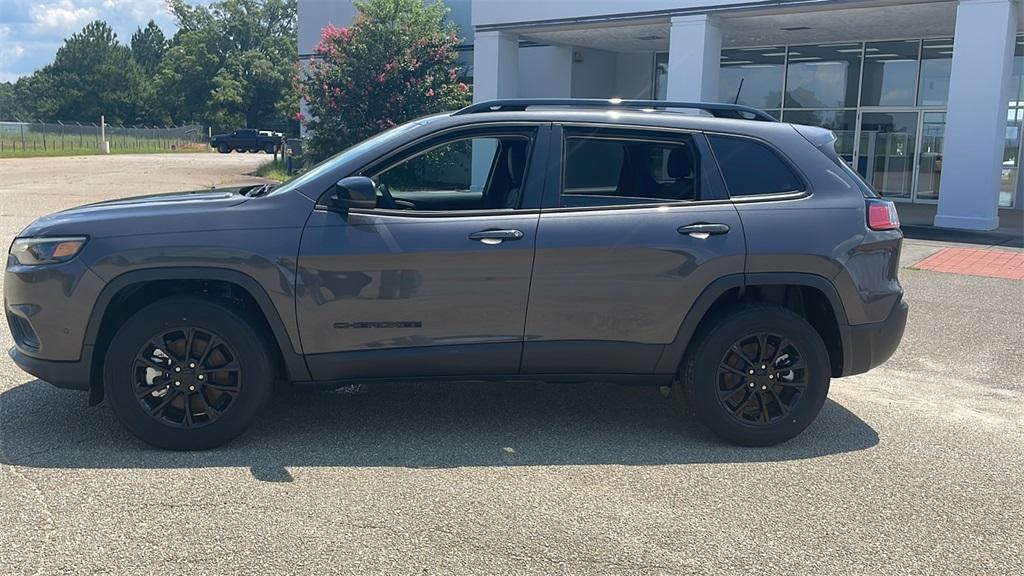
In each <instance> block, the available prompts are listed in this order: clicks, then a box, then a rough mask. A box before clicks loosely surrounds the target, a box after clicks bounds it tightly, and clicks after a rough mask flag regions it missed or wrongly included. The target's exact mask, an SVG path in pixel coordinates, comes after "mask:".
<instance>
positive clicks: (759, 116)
mask: <svg viewBox="0 0 1024 576" xmlns="http://www.w3.org/2000/svg"><path fill="white" fill-rule="evenodd" d="M530 106H570V107H577V108H636V109H641V110H642V109H650V110H664V109H667V108H688V109H691V110H703V111H705V112H707V113H709V114H711V115H712V116H714V117H716V118H734V119H738V120H759V121H762V122H778V120H776V119H775V117H773V116H771V115H770V114H768V113H767V112H765V111H764V110H758V109H757V108H751V107H750V106H741V105H739V104H722V103H717V102H670V101H666V100H622V99H619V98H612V99H610V100H601V99H596V98H512V99H506V100H486V101H484V102H477V103H476V104H471V105H469V106H466V107H465V108H463V109H461V110H458V111H456V112H455V113H454V114H453V116H461V115H463V114H478V113H481V112H522V111H523V110H526V109H527V108H529V107H530Z"/></svg>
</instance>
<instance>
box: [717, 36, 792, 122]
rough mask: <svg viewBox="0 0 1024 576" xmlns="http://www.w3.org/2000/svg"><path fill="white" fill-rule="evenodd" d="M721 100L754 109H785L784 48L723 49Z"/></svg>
mask: <svg viewBox="0 0 1024 576" xmlns="http://www.w3.org/2000/svg"><path fill="white" fill-rule="evenodd" d="M721 62H722V64H721V70H720V71H719V81H718V98H719V99H720V100H721V101H723V102H736V103H737V104H743V105H746V106H753V107H755V108H778V107H780V106H782V82H783V78H784V76H785V62H786V49H785V48H756V49H749V48H744V49H741V50H722V60H721Z"/></svg>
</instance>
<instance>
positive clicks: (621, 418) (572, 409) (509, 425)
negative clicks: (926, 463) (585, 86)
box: [0, 380, 878, 482]
mask: <svg viewBox="0 0 1024 576" xmlns="http://www.w3.org/2000/svg"><path fill="white" fill-rule="evenodd" d="M0 423H2V429H0V461H2V462H3V463H5V464H10V465H16V466H29V467H38V468H201V467H214V466H216V467H223V466H232V467H247V468H249V469H250V470H251V472H252V474H253V476H254V477H255V478H256V479H258V480H264V481H270V482H288V481H291V476H290V475H289V474H288V472H287V467H289V466H324V467H374V466H384V467H405V468H452V467H464V466H562V465H605V464H612V465H625V466H647V465H665V464H692V463H727V462H775V461H785V460H797V459H803V458H815V457H819V456H826V455H830V454H838V453H843V452H852V451H856V450H864V449H866V448H870V447H872V446H875V445H876V444H878V434H877V433H876V432H875V430H874V429H872V428H871V427H870V426H869V425H868V424H867V423H865V422H864V421H863V420H861V419H860V418H858V417H857V416H856V415H854V414H853V413H852V412H850V411H849V410H847V409H845V408H843V407H842V406H841V405H839V404H837V403H835V402H833V401H831V400H829V401H828V402H827V403H826V405H825V407H824V408H823V410H822V412H821V415H820V416H819V417H818V420H817V421H816V422H815V423H814V424H813V425H811V427H810V428H809V429H808V430H807V431H805V432H804V434H802V435H801V436H799V437H797V438H796V439H794V440H792V441H790V442H788V443H786V444H783V445H781V446H775V447H769V448H742V447H737V446H732V445H729V444H726V443H725V442H723V441H721V440H719V439H717V438H715V437H714V436H713V435H712V434H711V433H710V432H708V431H707V430H705V429H704V428H703V427H702V426H701V425H700V424H699V423H698V422H696V419H695V417H694V416H693V415H692V414H690V415H683V416H680V412H679V411H678V409H676V408H675V407H674V406H672V405H671V402H670V401H669V400H668V399H665V398H663V397H662V396H661V394H660V393H659V391H658V390H657V389H656V388H646V387H643V388H642V387H625V386H616V385H611V384H542V383H445V384H438V383H408V384H386V385H385V384H379V385H365V386H357V387H353V388H350V389H348V390H347V391H342V392H321V391H312V390H287V389H286V390H280V391H278V392H277V393H275V395H274V397H273V398H272V400H271V403H270V406H269V409H268V410H267V412H266V413H265V414H264V416H263V417H262V418H260V419H259V420H258V421H257V422H256V424H254V425H253V426H252V428H250V429H249V430H248V431H247V432H246V433H245V434H243V435H242V436H241V437H240V438H238V439H237V440H235V441H233V442H231V443H229V444H227V445H225V446H223V447H220V448H217V449H214V450H210V451H206V452H193V453H183V452H170V451H165V450H160V449H156V448H152V447H150V446H148V445H146V444H143V443H142V442H141V441H139V440H136V439H135V438H134V437H133V436H131V435H130V434H129V433H128V432H127V431H126V430H125V429H124V428H122V427H121V426H120V425H119V424H118V423H117V421H116V420H115V417H114V414H113V412H112V411H111V410H110V408H109V407H107V406H106V405H105V404H101V405H100V406H97V407H94V408H88V407H87V406H86V398H85V395H84V394H76V393H69V392H67V391H62V390H57V389H55V388H52V387H51V386H50V385H49V384H47V383H45V382H41V381H38V380H35V381H32V382H28V383H25V384H22V385H20V386H17V387H15V388H12V389H10V390H8V391H6V392H4V393H3V394H0Z"/></svg>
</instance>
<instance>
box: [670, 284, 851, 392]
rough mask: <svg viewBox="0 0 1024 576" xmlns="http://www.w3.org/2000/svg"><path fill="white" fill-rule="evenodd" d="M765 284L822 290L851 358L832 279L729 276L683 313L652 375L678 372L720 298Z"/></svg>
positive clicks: (845, 354)
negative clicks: (695, 335) (737, 289)
mask: <svg viewBox="0 0 1024 576" xmlns="http://www.w3.org/2000/svg"><path fill="white" fill-rule="evenodd" d="M768 285H791V286H807V287H810V288H815V289H817V290H819V291H821V292H822V293H823V294H824V295H825V297H826V298H828V300H829V303H830V304H831V307H832V311H833V313H834V314H835V319H836V325H837V326H838V327H839V337H840V340H841V345H842V350H843V357H844V358H849V357H850V356H851V352H852V351H851V349H850V347H851V338H850V336H849V323H848V321H847V316H846V308H845V307H844V306H843V301H842V299H841V298H840V297H839V291H838V290H837V289H836V287H835V285H834V284H833V283H832V281H831V280H829V279H828V278H825V277H824V276H819V275H817V274H806V273H800V272H757V273H750V274H730V275H728V276H723V277H721V278H718V279H717V280H715V281H714V282H712V283H711V284H708V286H707V287H705V288H704V291H703V292H701V294H700V296H698V297H697V300H696V301H695V302H694V304H693V306H691V307H690V310H689V311H688V312H687V313H686V317H685V318H684V319H683V322H682V323H681V324H680V325H679V331H678V332H677V334H676V338H675V340H673V341H672V342H671V343H669V344H668V345H666V346H665V349H664V351H663V352H662V354H661V358H660V359H659V360H658V364H657V367H656V368H655V372H656V373H659V374H665V373H675V372H676V371H677V370H678V369H679V365H680V363H681V362H682V361H683V355H684V354H685V353H686V350H687V348H688V347H689V344H690V341H691V340H692V339H693V336H694V334H695V333H696V332H697V327H698V326H699V325H700V323H701V321H702V320H703V319H704V317H705V316H706V315H707V313H708V312H709V311H710V310H711V307H712V306H713V305H714V303H715V302H716V301H717V300H718V299H719V297H721V296H722V295H723V294H725V293H726V292H728V291H729V290H732V289H735V288H739V289H741V290H742V289H744V288H746V287H749V286H768ZM844 372H845V369H844ZM844 375H845V374H844Z"/></svg>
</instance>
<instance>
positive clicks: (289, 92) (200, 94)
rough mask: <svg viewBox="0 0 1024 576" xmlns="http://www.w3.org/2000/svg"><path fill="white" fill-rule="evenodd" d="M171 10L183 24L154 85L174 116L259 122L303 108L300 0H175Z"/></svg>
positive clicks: (228, 123)
mask: <svg viewBox="0 0 1024 576" xmlns="http://www.w3.org/2000/svg"><path fill="white" fill-rule="evenodd" d="M168 8H169V9H170V11H171V13H172V14H173V15H174V17H175V19H176V20H177V23H178V26H179V30H178V32H177V33H176V34H175V35H174V37H173V38H172V39H171V42H170V46H169V48H168V50H167V52H166V54H165V56H164V58H163V60H162V61H161V64H160V67H159V70H158V72H157V75H156V79H155V84H156V91H157V93H158V94H160V95H161V98H162V102H161V104H162V108H163V109H164V110H166V111H167V114H168V117H169V118H170V119H171V120H174V121H186V120H198V121H201V122H204V123H207V124H213V125H216V126H222V127H230V126H235V125H240V124H244V125H245V126H249V127H253V128H257V127H261V126H262V125H263V124H264V123H266V122H268V121H271V120H275V119H279V118H281V117H282V116H283V115H285V114H287V113H288V112H287V111H288V110H291V111H294V110H295V109H297V107H298V99H297V96H296V93H295V90H294V86H293V85H292V81H291V77H292V70H293V66H294V63H295V61H296V60H297V59H298V52H297V49H296V43H295V42H296V3H295V0H222V1H220V2H215V3H213V4H210V5H209V6H191V5H189V4H187V3H186V2H185V1H184V0H170V1H169V2H168Z"/></svg>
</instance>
